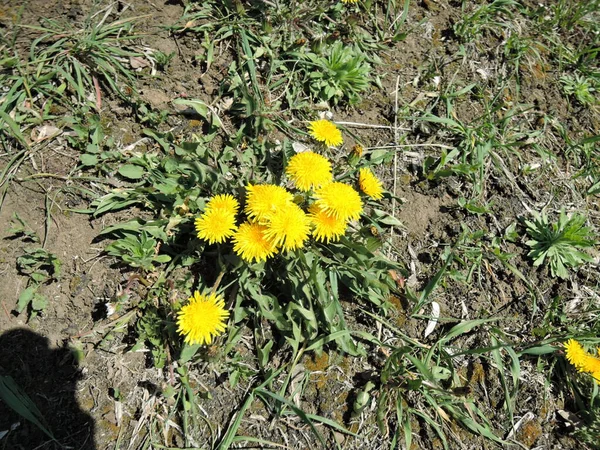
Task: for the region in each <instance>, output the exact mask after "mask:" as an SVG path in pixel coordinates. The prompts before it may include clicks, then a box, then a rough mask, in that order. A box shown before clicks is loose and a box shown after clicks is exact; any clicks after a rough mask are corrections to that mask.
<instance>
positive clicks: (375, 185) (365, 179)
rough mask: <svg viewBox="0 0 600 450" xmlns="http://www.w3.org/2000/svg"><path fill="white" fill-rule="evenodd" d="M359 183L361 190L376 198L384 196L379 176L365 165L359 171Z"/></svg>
mask: <svg viewBox="0 0 600 450" xmlns="http://www.w3.org/2000/svg"><path fill="white" fill-rule="evenodd" d="M358 185H359V186H360V190H361V191H363V192H364V193H365V194H367V195H368V196H369V197H371V198H372V199H375V200H379V199H380V198H382V197H383V185H382V184H381V181H379V178H377V177H376V176H375V174H374V173H373V172H372V171H371V169H368V168H366V167H363V168H362V169H360V170H359V172H358Z"/></svg>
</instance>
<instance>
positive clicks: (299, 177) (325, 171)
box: [285, 151, 333, 191]
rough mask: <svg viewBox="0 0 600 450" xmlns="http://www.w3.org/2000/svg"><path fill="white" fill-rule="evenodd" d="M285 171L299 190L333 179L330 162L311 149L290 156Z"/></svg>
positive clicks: (305, 189)
mask: <svg viewBox="0 0 600 450" xmlns="http://www.w3.org/2000/svg"><path fill="white" fill-rule="evenodd" d="M285 173H287V175H288V176H289V177H290V178H291V179H292V181H293V182H294V184H295V185H296V187H297V188H298V189H300V190H301V191H309V190H311V189H312V188H314V187H320V186H322V185H324V184H325V183H329V182H330V181H332V179H333V175H332V174H331V163H330V162H329V161H328V160H327V158H325V157H324V156H321V155H318V154H316V153H314V152H311V151H306V152H302V153H298V154H297V155H294V156H292V157H291V158H290V161H289V163H288V166H287V167H286V169H285Z"/></svg>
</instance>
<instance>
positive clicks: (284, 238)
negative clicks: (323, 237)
mask: <svg viewBox="0 0 600 450" xmlns="http://www.w3.org/2000/svg"><path fill="white" fill-rule="evenodd" d="M309 234H310V219H309V218H308V216H307V215H306V213H305V212H304V211H303V210H302V208H300V207H299V206H298V205H296V204H295V203H289V204H287V205H285V206H284V207H282V208H279V209H278V210H277V211H276V212H274V213H273V214H271V216H270V217H269V223H268V224H267V230H266V231H265V236H266V238H267V239H268V240H269V241H271V242H272V243H273V244H275V245H276V246H278V247H279V246H281V248H282V249H283V250H284V251H287V250H295V249H297V248H302V247H303V246H304V242H305V241H306V240H307V239H308V236H309Z"/></svg>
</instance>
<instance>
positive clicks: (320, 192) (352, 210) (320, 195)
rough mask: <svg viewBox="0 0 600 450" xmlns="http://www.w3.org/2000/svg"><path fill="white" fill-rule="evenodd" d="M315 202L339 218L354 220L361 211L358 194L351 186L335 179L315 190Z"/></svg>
mask: <svg viewBox="0 0 600 450" xmlns="http://www.w3.org/2000/svg"><path fill="white" fill-rule="evenodd" d="M315 198H316V199H317V201H316V202H315V204H316V205H317V206H318V207H319V208H320V209H321V210H323V211H324V212H326V213H327V214H331V215H333V216H335V217H336V218H337V219H339V220H343V221H347V220H356V219H358V218H359V217H360V213H361V212H362V201H361V200H360V195H359V194H358V192H356V190H354V188H353V187H352V186H349V185H347V184H344V183H339V182H337V181H335V182H333V183H329V184H326V185H325V186H323V187H321V188H319V189H317V190H316V191H315Z"/></svg>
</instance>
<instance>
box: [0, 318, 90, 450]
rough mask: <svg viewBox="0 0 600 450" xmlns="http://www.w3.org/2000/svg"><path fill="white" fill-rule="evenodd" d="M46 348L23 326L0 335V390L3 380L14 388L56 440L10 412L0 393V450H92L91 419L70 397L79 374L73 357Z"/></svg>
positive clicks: (65, 350)
mask: <svg viewBox="0 0 600 450" xmlns="http://www.w3.org/2000/svg"><path fill="white" fill-rule="evenodd" d="M48 344H49V341H48V339H46V338H45V337H43V336H40V335H39V334H36V333H34V332H32V331H30V330H27V329H24V328H17V329H13V330H9V331H6V332H5V333H3V334H2V335H0V377H2V378H0V388H1V386H2V383H3V382H4V385H6V383H8V384H16V385H17V386H18V392H17V393H19V391H20V393H24V394H26V396H27V397H29V399H31V401H32V402H33V403H34V404H35V406H36V407H37V408H38V410H39V411H40V413H41V415H42V416H43V417H44V419H45V421H46V422H47V428H48V429H49V430H50V432H51V433H53V435H54V437H55V439H56V440H55V441H53V440H52V439H51V438H50V437H49V436H48V435H46V434H45V433H44V432H43V431H42V430H41V429H40V428H39V427H38V426H37V425H34V424H33V423H31V422H29V421H28V420H26V419H25V418H23V417H22V416H21V415H19V414H17V413H16V412H15V411H13V409H11V408H10V407H9V406H8V404H7V403H6V402H5V401H2V396H1V394H0V435H2V434H3V432H4V431H8V434H5V435H4V437H2V438H0V450H5V449H6V450H9V449H10V450H33V449H36V450H55V449H66V448H69V449H74V450H96V444H95V442H94V421H93V419H92V417H91V416H90V415H89V414H86V413H85V412H84V411H82V410H81V408H80V407H79V404H78V403H77V400H76V399H75V389H76V388H77V381H78V380H79V379H81V376H82V375H81V372H80V370H79V368H78V366H77V362H76V361H75V358H74V355H73V353H72V352H71V351H70V350H69V349H68V348H66V347H63V348H59V349H56V350H53V349H50V348H49V345H48ZM9 377H10V378H9ZM11 378H12V380H11ZM12 381H14V383H12ZM17 424H18V425H17Z"/></svg>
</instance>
